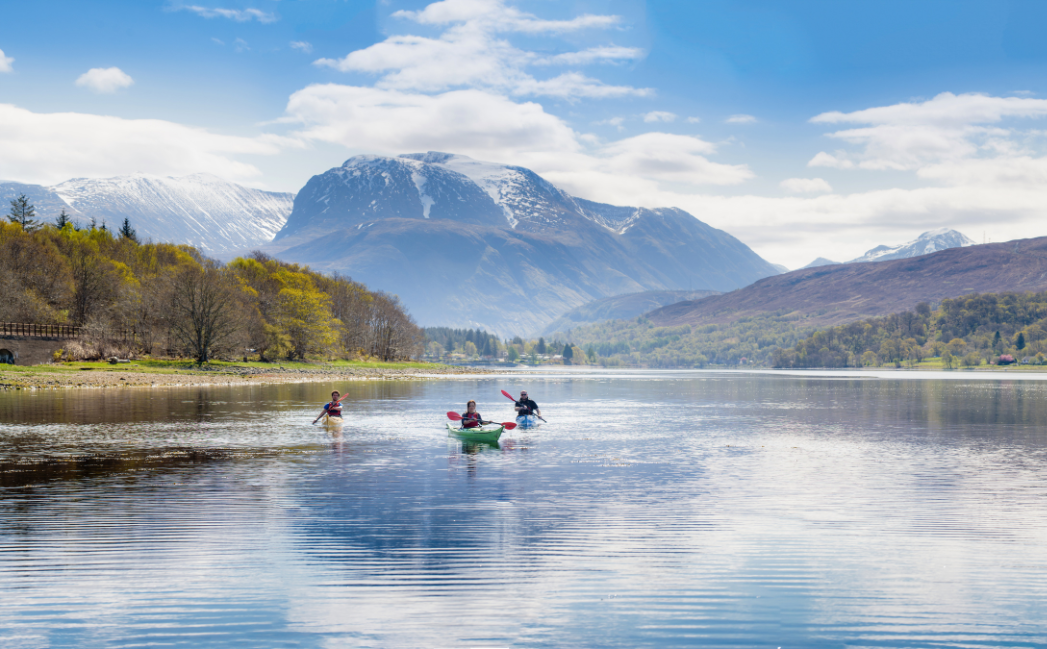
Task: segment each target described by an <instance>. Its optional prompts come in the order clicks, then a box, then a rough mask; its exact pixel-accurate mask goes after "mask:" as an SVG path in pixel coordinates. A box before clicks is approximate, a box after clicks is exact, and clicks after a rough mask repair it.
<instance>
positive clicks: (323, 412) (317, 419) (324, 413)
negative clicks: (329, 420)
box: [313, 405, 327, 424]
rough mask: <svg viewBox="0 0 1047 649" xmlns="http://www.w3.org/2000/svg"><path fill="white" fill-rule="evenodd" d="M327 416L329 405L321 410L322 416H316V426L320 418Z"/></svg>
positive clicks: (314, 421)
mask: <svg viewBox="0 0 1047 649" xmlns="http://www.w3.org/2000/svg"><path fill="white" fill-rule="evenodd" d="M326 414H327V405H324V409H323V410H321V411H320V414H319V415H317V416H316V419H314V420H313V423H314V424H315V423H316V422H318V421H320V417H323V416H324V415H326Z"/></svg>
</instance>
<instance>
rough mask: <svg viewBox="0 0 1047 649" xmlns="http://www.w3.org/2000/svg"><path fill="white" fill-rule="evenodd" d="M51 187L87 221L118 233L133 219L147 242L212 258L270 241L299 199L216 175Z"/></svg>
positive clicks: (124, 179)
mask: <svg viewBox="0 0 1047 649" xmlns="http://www.w3.org/2000/svg"><path fill="white" fill-rule="evenodd" d="M48 189H49V190H50V191H51V192H53V193H54V194H55V195H57V196H58V197H59V198H61V200H62V201H63V202H64V203H65V204H66V205H68V206H69V207H71V208H72V209H73V210H75V211H76V212H77V214H78V215H79V216H78V217H77V218H79V219H81V220H82V219H90V218H94V219H96V220H97V221H98V222H99V223H101V222H102V221H105V222H106V224H108V226H109V227H110V228H112V229H115V228H117V227H119V226H120V224H121V223H123V220H124V218H128V219H130V221H131V225H132V226H133V227H134V228H135V229H136V230H137V231H138V236H139V237H140V238H141V239H143V240H145V239H152V240H153V241H169V242H172V243H188V244H190V245H193V246H196V247H197V248H199V249H200V250H202V251H204V252H205V253H208V254H220V253H222V252H225V251H227V250H232V249H238V248H249V247H251V246H257V245H260V244H263V243H267V242H269V241H270V240H272V238H273V236H274V235H275V234H276V233H277V232H278V231H279V230H280V228H281V227H283V225H284V222H285V221H286V220H287V216H288V214H290V212H291V207H292V201H293V199H294V195H293V194H286V193H277V192H267V191H262V190H259V189H251V188H249V187H244V186H242V185H238V184H236V183H231V182H228V181H225V180H222V179H221V178H218V177H217V176H213V175H211V174H194V175H192V176H183V177H181V178H172V177H161V176H150V175H145V174H134V175H131V176H118V177H115V178H93V179H89V178H77V179H74V180H68V181H66V182H64V183H61V184H60V185H55V186H54V187H50V188H48Z"/></svg>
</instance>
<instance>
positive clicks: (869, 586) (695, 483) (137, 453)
mask: <svg viewBox="0 0 1047 649" xmlns="http://www.w3.org/2000/svg"><path fill="white" fill-rule="evenodd" d="M334 387H337V388H338V389H340V390H343V391H349V392H350V397H349V402H348V407H347V408H346V412H347V416H346V422H345V424H344V427H343V428H342V430H328V429H325V428H323V427H320V426H315V427H314V426H310V425H309V423H308V422H309V421H311V420H312V417H313V416H315V412H316V409H317V408H316V404H318V403H323V402H324V401H325V400H326V395H328V394H329V392H330V390H331V388H332V386H331V385H330V384H318V385H298V386H270V387H252V388H209V389H203V390H194V389H184V390H133V389H127V390H122V391H119V392H114V393H112V394H110V395H108V396H107V395H104V394H102V393H101V392H90V391H79V392H78V391H68V392H64V393H52V398H53V399H54V400H55V401H54V403H49V402H48V400H47V399H46V398H43V399H41V396H43V395H46V394H47V393H37V394H35V395H34V394H30V395H26V394H13V395H12V394H5V395H0V464H2V467H0V470H2V471H4V472H3V473H0V475H2V476H8V474H10V475H11V476H18V475H21V476H22V477H21V478H16V477H12V478H10V479H9V478H8V477H4V478H3V479H2V480H0V489H2V491H0V519H2V520H3V522H4V525H3V527H2V528H0V595H2V596H3V601H4V602H5V605H4V606H3V607H0V643H2V644H4V646H9V645H10V646H27V647H37V646H40V647H43V646H125V645H126V646H130V645H141V644H148V643H160V644H172V645H194V646H196V645H200V644H204V645H225V644H228V645H265V646H282V645H287V646H344V645H347V644H348V645H353V646H380V647H389V646H412V647H414V646H477V645H480V646H529V647H533V646H550V647H560V646H586V647H588V646H620V647H635V646H692V645H695V644H699V645H702V646H735V647H736V646H776V647H777V646H804V647H812V646H814V647H842V646H881V647H883V646H899V647H901V646H912V647H926V646H1004V645H1012V646H1037V645H1043V644H1045V643H1047V628H1045V624H1044V622H1043V620H1044V619H1047V616H1045V615H1044V613H1045V610H1044V609H1045V605H1044V604H1043V602H1044V601H1047V600H1045V598H1044V595H1045V594H1047V593H1045V590H1047V586H1045V585H1044V584H1045V583H1047V581H1045V580H1043V578H1042V577H1043V574H1045V571H1047V511H1045V510H1044V509H1043V507H1042V497H1043V493H1045V492H1047V474H1045V473H1044V462H1045V460H1047V439H1045V435H1044V433H1043V430H1045V429H1044V425H1045V424H1047V399H1044V397H1045V396H1047V392H1045V390H1047V384H1045V383H1042V382H1035V381H1023V380H993V381H979V380H972V379H965V380H948V381H937V380H926V381H919V380H910V379H909V378H908V377H907V378H906V379H905V380H877V379H869V378H853V377H842V378H834V377H813V376H810V375H800V376H783V375H763V376H761V375H745V374H717V373H701V372H697V373H687V372H660V373H636V372H629V373H619V374H612V373H595V374H589V375H572V374H553V375H549V376H540V377H534V376H531V377H527V376H513V377H505V378H498V379H481V380H476V379H467V380H459V381H431V382H382V383H373V384H363V383H361V384H350V385H349V387H348V388H346V387H345V386H344V385H336V386H334ZM519 387H526V388H528V390H529V392H531V394H532V395H534V396H535V398H536V399H537V400H538V401H539V403H541V405H542V411H543V414H544V415H545V416H546V418H547V419H549V421H550V424H549V425H547V426H543V427H542V428H540V429H538V430H537V431H513V432H512V433H511V434H510V433H508V431H507V433H506V434H504V435H503V436H502V438H501V440H500V442H499V443H498V444H495V445H489V444H470V443H462V442H461V441H460V440H457V439H456V438H453V437H448V436H447V434H446V428H444V427H443V426H444V424H443V421H442V420H441V419H442V413H443V412H445V411H446V410H448V409H449V408H452V407H454V404H458V403H462V402H464V401H465V399H466V398H468V397H478V398H480V399H482V400H483V401H485V402H489V404H485V405H486V407H485V408H484V409H483V412H484V414H485V415H487V416H489V417H493V418H498V417H505V418H506V419H508V418H509V417H510V416H511V412H510V408H511V405H512V404H511V403H509V402H508V401H506V403H505V404H504V405H503V404H502V403H501V402H500V401H499V400H498V398H497V397H498V396H499V395H498V392H499V390H500V389H511V390H512V389H519ZM486 395H491V396H490V398H489V399H488V397H487V396H486ZM503 400H504V399H503ZM502 409H504V410H505V412H502ZM172 440H174V441H177V442H178V443H172ZM19 472H21V473H19ZM27 476H30V477H32V478H33V479H31V480H29V479H27ZM26 484H31V485H32V486H31V487H30V488H26V486H25V485H26ZM71 594H72V595H73V596H72V597H71V596H70V595H71Z"/></svg>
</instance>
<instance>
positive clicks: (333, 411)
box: [313, 390, 349, 424]
mask: <svg viewBox="0 0 1047 649" xmlns="http://www.w3.org/2000/svg"><path fill="white" fill-rule="evenodd" d="M346 396H349V395H346ZM343 398H344V397H342V395H341V394H339V393H338V390H335V391H334V392H332V393H331V402H330V403H325V404H324V409H323V411H322V412H321V413H320V415H319V416H318V417H317V418H316V419H314V420H313V423H314V424H315V423H316V422H318V421H320V419H322V418H323V416H324V415H327V416H328V417H337V418H338V419H339V420H341V419H342V403H341V401H342V399H343Z"/></svg>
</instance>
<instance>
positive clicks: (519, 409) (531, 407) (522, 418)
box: [514, 390, 542, 428]
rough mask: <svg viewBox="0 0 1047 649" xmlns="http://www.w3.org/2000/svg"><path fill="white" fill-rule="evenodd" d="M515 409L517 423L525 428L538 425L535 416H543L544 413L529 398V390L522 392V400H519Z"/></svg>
mask: <svg viewBox="0 0 1047 649" xmlns="http://www.w3.org/2000/svg"><path fill="white" fill-rule="evenodd" d="M514 407H515V408H516V423H518V424H520V426H521V427H523V428H528V427H530V426H533V425H535V424H536V423H537V422H536V421H535V416H538V417H541V416H542V411H541V410H540V409H539V408H538V404H537V403H535V402H534V401H532V400H531V399H530V397H528V396H527V390H522V391H521V392H520V398H519V399H517V401H516V406H514Z"/></svg>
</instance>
